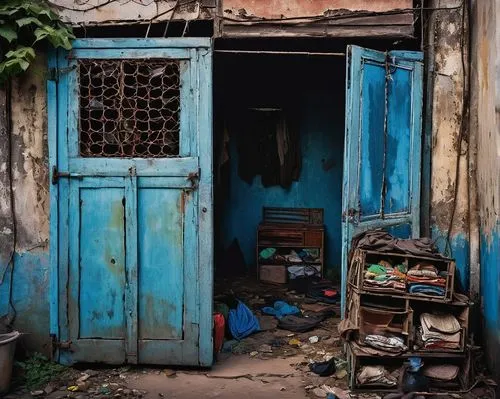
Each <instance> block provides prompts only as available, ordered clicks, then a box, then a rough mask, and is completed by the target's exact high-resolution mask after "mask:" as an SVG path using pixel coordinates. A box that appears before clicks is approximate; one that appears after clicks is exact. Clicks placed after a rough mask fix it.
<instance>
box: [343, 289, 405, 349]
mask: <svg viewBox="0 0 500 399" xmlns="http://www.w3.org/2000/svg"><path fill="white" fill-rule="evenodd" d="M380 299H382V298H381V297H379V296H372V295H367V294H365V295H363V296H361V295H360V294H357V293H353V294H352V295H351V296H350V297H349V299H348V302H347V309H346V318H348V319H349V321H350V322H351V324H352V326H354V328H356V329H357V331H358V334H357V337H356V338H359V339H360V340H361V341H363V340H364V337H365V336H366V335H369V334H382V335H384V334H386V333H392V334H398V335H401V336H402V338H403V339H404V341H405V345H406V346H408V348H410V345H411V342H412V332H413V331H412V330H413V328H412V326H413V310H412V309H411V307H410V306H409V301H408V300H407V299H404V298H389V299H390V300H391V302H393V304H394V302H396V303H397V302H400V303H399V304H397V305H398V306H400V308H401V309H400V310H399V309H398V310H389V309H379V308H377V307H374V306H368V305H367V303H368V301H370V302H371V303H373V304H376V302H377V301H379V300H380ZM367 300H368V301H367ZM380 302H383V301H380ZM383 320H386V322H388V323H387V325H386V326H383V324H384V322H383ZM389 320H390V321H389ZM377 323H378V324H377Z"/></svg>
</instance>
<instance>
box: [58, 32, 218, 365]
mask: <svg viewBox="0 0 500 399" xmlns="http://www.w3.org/2000/svg"><path fill="white" fill-rule="evenodd" d="M56 58H57V59H56V60H52V64H53V66H55V68H56V69H55V70H56V74H57V84H56V90H57V105H56V106H54V105H53V104H52V109H51V110H50V112H51V116H52V117H56V118H57V124H56V125H57V126H56V127H55V128H54V130H55V133H54V132H52V134H56V135H57V137H56V139H54V140H52V141H51V143H53V145H52V147H51V151H52V154H53V155H52V156H51V162H52V163H53V170H52V180H53V183H54V186H55V187H56V189H55V188H54V189H53V190H52V191H53V197H52V199H53V200H55V201H57V204H58V207H57V210H55V211H54V212H57V215H56V217H55V218H53V219H52V223H53V224H54V223H55V224H56V226H53V229H52V230H53V231H52V234H53V235H54V236H56V237H57V248H55V249H54V248H53V251H56V253H55V254H53V258H52V259H53V263H55V265H53V267H55V269H53V271H54V270H56V271H57V281H56V282H54V283H53V297H52V319H53V321H52V323H51V325H52V330H53V331H52V332H53V334H54V335H55V336H56V337H57V339H58V341H60V342H65V343H66V345H63V346H62V347H61V348H60V349H59V351H58V356H59V360H60V361H62V362H65V363H74V362H104V363H113V364H121V363H126V362H128V363H149V364H170V365H190V366H200V365H202V366H207V365H210V364H211V362H212V308H211V306H212V305H211V304H212V265H213V262H212V259H213V244H212V237H213V234H212V127H211V126H212V115H211V109H212V108H211V107H212V104H211V79H212V72H211V46H210V41H209V40H208V39H160V40H125V39H124V40H90V39H89V40H79V41H76V42H75V43H74V46H73V50H72V51H71V52H70V53H59V54H58V55H57V57H56ZM49 90H50V86H49ZM54 108H56V109H54ZM53 146H56V147H57V148H56V149H54V148H53ZM54 152H55V154H54ZM54 291H55V292H57V294H54ZM56 321H57V322H56Z"/></svg>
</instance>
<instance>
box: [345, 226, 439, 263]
mask: <svg viewBox="0 0 500 399" xmlns="http://www.w3.org/2000/svg"><path fill="white" fill-rule="evenodd" d="M351 248H352V249H353V250H354V249H356V248H360V249H367V250H374V251H380V252H393V253H401V254H410V255H415V256H426V257H431V258H436V259H443V258H444V257H443V255H441V254H440V253H439V251H438V250H437V248H436V247H435V246H434V243H433V241H432V240H431V239H430V238H415V239H406V240H404V239H399V238H396V237H394V236H392V235H391V234H389V233H388V232H386V231H384V230H382V229H377V230H369V231H365V232H363V233H360V234H358V235H356V236H355V237H354V238H353V239H352V243H351ZM351 256H352V253H351V254H350V256H349V258H351ZM350 260H351V259H349V264H350Z"/></svg>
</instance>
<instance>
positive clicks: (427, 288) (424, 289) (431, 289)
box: [409, 284, 445, 296]
mask: <svg viewBox="0 0 500 399" xmlns="http://www.w3.org/2000/svg"><path fill="white" fill-rule="evenodd" d="M409 291H410V293H411V294H428V295H439V296H444V294H445V290H444V288H441V287H437V286H435V285H427V284H410V289H409Z"/></svg>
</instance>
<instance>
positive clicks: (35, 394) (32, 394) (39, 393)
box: [31, 390, 45, 396]
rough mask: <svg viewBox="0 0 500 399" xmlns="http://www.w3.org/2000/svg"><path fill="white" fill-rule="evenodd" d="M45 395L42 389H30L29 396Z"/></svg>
mask: <svg viewBox="0 0 500 399" xmlns="http://www.w3.org/2000/svg"><path fill="white" fill-rule="evenodd" d="M42 395H45V392H44V391H42V390H39V391H31V396H42Z"/></svg>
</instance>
